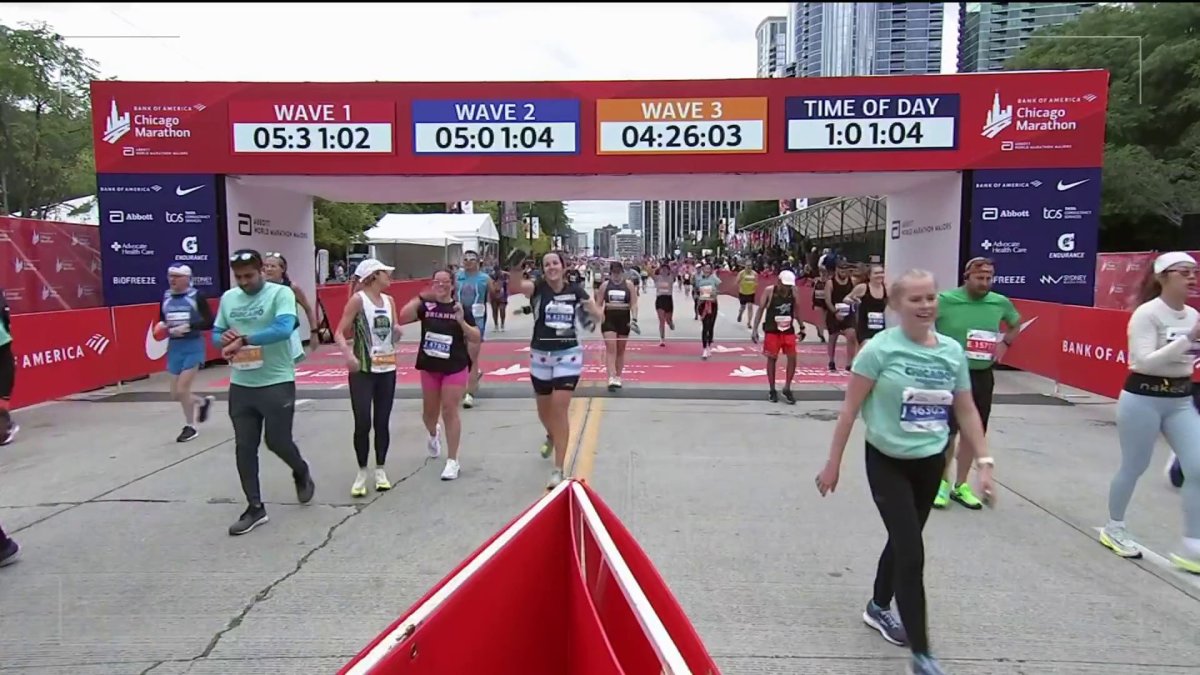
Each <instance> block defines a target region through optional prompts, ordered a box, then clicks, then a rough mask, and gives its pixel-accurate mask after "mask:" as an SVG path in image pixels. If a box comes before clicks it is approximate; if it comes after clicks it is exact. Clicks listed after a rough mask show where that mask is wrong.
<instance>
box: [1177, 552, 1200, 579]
mask: <svg viewBox="0 0 1200 675" xmlns="http://www.w3.org/2000/svg"><path fill="white" fill-rule="evenodd" d="M1171 562H1173V563H1175V566H1176V567H1178V568H1179V569H1181V570H1183V571H1184V572H1190V573H1191V574H1200V555H1197V554H1194V553H1188V554H1187V555H1186V556H1185V555H1180V554H1178V553H1172V554H1171Z"/></svg>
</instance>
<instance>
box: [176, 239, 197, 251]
mask: <svg viewBox="0 0 1200 675" xmlns="http://www.w3.org/2000/svg"><path fill="white" fill-rule="evenodd" d="M180 247H181V248H182V249H183V252H184V253H192V254H194V253H196V251H199V250H200V244H199V242H198V241H197V240H196V237H184V238H183V242H182V243H181V244H180Z"/></svg>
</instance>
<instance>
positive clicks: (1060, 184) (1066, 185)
mask: <svg viewBox="0 0 1200 675" xmlns="http://www.w3.org/2000/svg"><path fill="white" fill-rule="evenodd" d="M1089 180H1091V178H1084V179H1083V180H1081V181H1077V182H1075V183H1063V182H1062V181H1061V180H1060V181H1058V191H1059V192H1066V191H1067V190H1070V189H1071V188H1073V187H1078V186H1080V185H1083V184H1084V183H1086V182H1088V181H1089Z"/></svg>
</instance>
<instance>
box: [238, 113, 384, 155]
mask: <svg viewBox="0 0 1200 675" xmlns="http://www.w3.org/2000/svg"><path fill="white" fill-rule="evenodd" d="M395 117H396V106H395V104H393V103H392V102H390V101H320V102H315V103H314V102H304V103H297V102H287V101H230V103H229V120H230V122H231V124H232V128H233V129H232V130H233V133H232V137H233V152H234V153H235V154H287V153H294V154H390V153H391V152H392V150H393V140H394V129H395Z"/></svg>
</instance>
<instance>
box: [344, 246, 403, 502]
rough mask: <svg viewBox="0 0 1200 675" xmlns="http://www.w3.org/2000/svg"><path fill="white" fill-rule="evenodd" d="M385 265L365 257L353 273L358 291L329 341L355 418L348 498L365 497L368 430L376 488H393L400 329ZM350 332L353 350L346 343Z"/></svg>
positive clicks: (390, 268)
mask: <svg viewBox="0 0 1200 675" xmlns="http://www.w3.org/2000/svg"><path fill="white" fill-rule="evenodd" d="M394 270H395V268H394V267H388V266H387V265H384V264H383V263H381V262H379V261H378V260H375V259H374V258H367V259H366V260H363V261H362V262H360V263H358V267H356V268H355V269H354V278H355V279H357V280H358V281H357V284H356V286H355V288H356V289H357V290H356V291H355V292H354V294H353V295H351V296H350V300H349V301H348V302H347V303H346V308H345V309H344V310H343V311H342V318H341V320H340V321H338V326H337V330H336V331H334V333H333V341H334V343H336V344H337V346H338V349H341V350H342V354H343V355H344V356H345V357H346V367H347V368H348V369H349V371H350V372H349V380H350V382H349V387H350V410H351V411H352V412H353V414H354V436H353V442H354V455H355V458H356V459H357V460H358V475H357V476H356V477H355V479H354V484H353V485H352V486H351V487H350V496H351V497H365V496H367V457H368V456H369V455H370V445H371V429H372V427H374V429H375V490H376V491H377V492H387V491H388V490H391V489H392V483H391V481H389V480H388V476H387V471H386V470H385V468H384V466H385V464H387V453H388V448H389V447H390V445H391V442H392V436H391V431H390V426H389V425H390V423H391V417H392V404H393V402H394V401H395V398H396V342H397V341H399V339H400V325H399V322H397V321H396V302H395V300H393V299H392V297H391V296H389V295H388V294H387V293H386V292H385V291H386V290H387V287H388V286H389V285H391V283H392V278H391V276H390V275H391V273H392V272H393V271H394ZM351 329H353V331H354V333H353V334H354V346H353V347H351V346H350V344H349V343H347V342H346V333H347V332H348V331H350V330H351Z"/></svg>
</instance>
